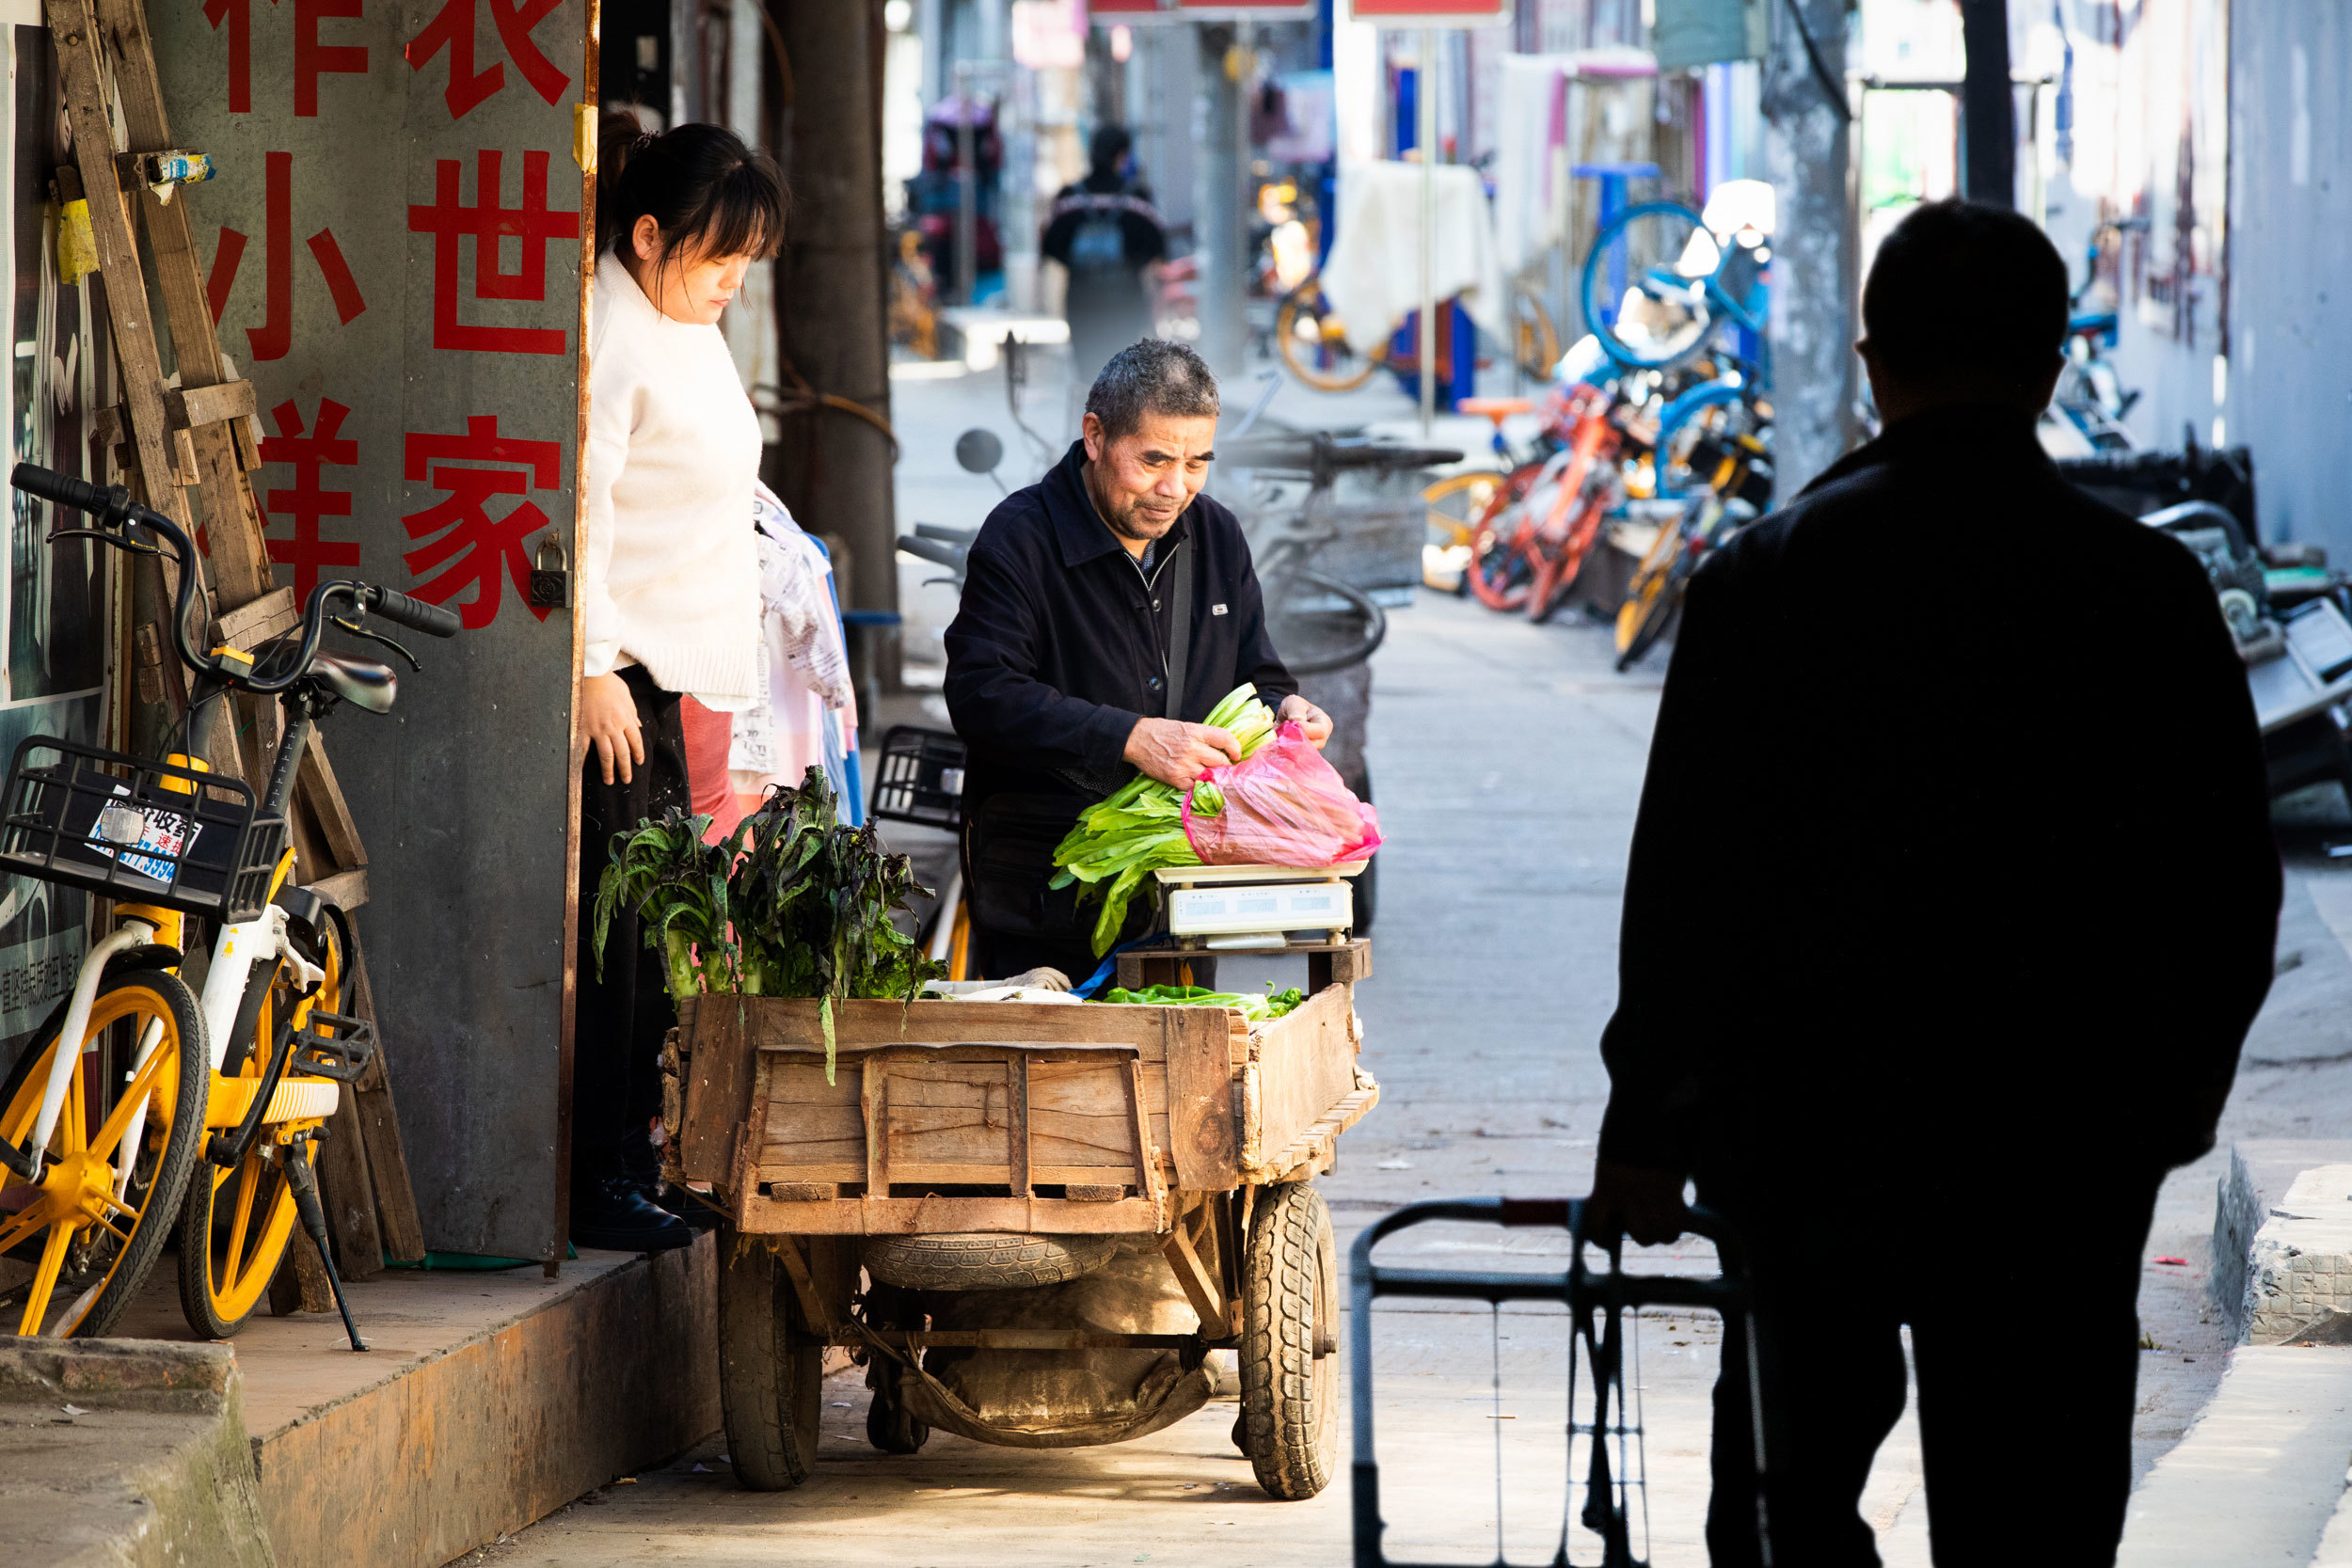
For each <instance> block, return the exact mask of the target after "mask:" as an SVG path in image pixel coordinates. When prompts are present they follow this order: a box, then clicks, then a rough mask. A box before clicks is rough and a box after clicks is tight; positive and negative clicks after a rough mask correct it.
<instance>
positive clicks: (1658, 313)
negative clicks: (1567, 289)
mask: <svg viewBox="0 0 2352 1568" xmlns="http://www.w3.org/2000/svg"><path fill="white" fill-rule="evenodd" d="M1717 205H1718V203H1716V202H1709V203H1708V206H1709V208H1710V209H1713V208H1715V207H1716V206H1717ZM1724 205H1725V206H1726V207H1727V208H1728V207H1731V206H1734V205H1736V204H1729V203H1726V204H1724ZM1754 215H1756V214H1739V213H1737V212H1728V213H1726V214H1718V222H1719V224H1722V225H1724V226H1726V227H1724V228H1722V230H1721V231H1718V229H1716V228H1710V227H1709V225H1708V216H1707V215H1704V214H1699V213H1695V212H1692V210H1691V209H1690V208H1688V207H1686V206H1684V205H1683V204H1682V203H1680V202H1678V201H1645V202H1643V203H1641V204H1640V205H1638V206H1634V207H1629V208H1627V209H1626V210H1625V211H1624V212H1622V213H1620V214H1617V215H1616V216H1615V217H1614V218H1613V219H1611V220H1610V222H1609V223H1608V224H1607V226H1605V227H1604V228H1603V229H1602V230H1601V231H1600V233H1599V234H1598V236H1597V237H1596V238H1595V239H1594V241H1593V248H1592V249H1591V250H1590V251H1589V252H1587V253H1586V255H1585V257H1584V275H1583V293H1582V304H1583V308H1584V326H1585V330H1586V331H1588V332H1590V333H1592V335H1593V336H1594V338H1595V339H1597V341H1599V343H1600V346H1601V348H1602V349H1603V350H1604V351H1605V352H1606V353H1607V354H1608V356H1609V357H1610V358H1611V359H1613V360H1614V361H1615V362H1616V363H1617V364H1618V365H1620V366H1622V367H1626V368H1629V369H1640V370H1668V369H1672V368H1674V367H1677V366H1680V365H1685V364H1688V363H1690V362H1691V361H1692V360H1693V359H1696V358H1697V357H1699V356H1700V355H1702V354H1704V353H1706V352H1707V351H1708V347H1709V346H1710V345H1711V344H1712V343H1713V341H1714V340H1715V338H1716V336H1717V334H1718V333H1719V331H1720V330H1721V329H1722V328H1723V327H1724V326H1725V325H1730V326H1733V327H1736V328H1738V329H1739V330H1740V332H1742V333H1744V334H1746V335H1748V336H1749V337H1750V339H1751V340H1756V339H1760V337H1761V335H1762V333H1763V331H1764V323H1765V320H1766V317H1767V314H1768V306H1769V298H1770V296H1769V293H1768V289H1767V284H1766V278H1765V268H1766V266H1767V264H1768V263H1769V262H1770V261H1772V248H1771V237H1770V235H1769V234H1768V233H1767V232H1766V230H1765V227H1764V226H1768V225H1769V224H1770V222H1771V219H1770V217H1769V216H1761V218H1760V223H1759V222H1756V221H1746V219H1748V218H1749V217H1751V216H1754ZM1734 356H1735V357H1737V358H1740V359H1744V360H1748V361H1750V362H1751V364H1753V362H1754V361H1755V360H1756V359H1757V358H1758V357H1760V355H1759V353H1758V351H1757V350H1756V347H1755V346H1754V344H1753V342H1751V343H1750V344H1748V345H1744V346H1743V349H1742V350H1735V351H1734Z"/></svg>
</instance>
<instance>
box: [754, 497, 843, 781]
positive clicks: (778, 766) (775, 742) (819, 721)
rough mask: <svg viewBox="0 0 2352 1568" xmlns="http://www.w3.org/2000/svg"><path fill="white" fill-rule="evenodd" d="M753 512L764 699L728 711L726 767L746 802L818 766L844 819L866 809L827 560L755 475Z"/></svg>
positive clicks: (837, 609)
mask: <svg viewBox="0 0 2352 1568" xmlns="http://www.w3.org/2000/svg"><path fill="white" fill-rule="evenodd" d="M752 518H753V527H754V530H755V532H756V534H757V538H758V546H759V581H760V587H759V596H760V610H761V626H762V629H763V631H764V633H765V637H766V643H767V665H768V693H767V700H766V701H765V702H763V703H757V704H755V705H753V706H751V707H749V708H746V709H745V710H743V711H742V712H740V713H738V714H736V715H735V716H734V736H733V743H732V746H731V748H730V751H729V754H728V758H727V767H728V773H729V777H730V778H731V780H732V781H733V783H734V785H735V791H736V794H737V796H738V798H739V800H741V801H742V803H743V805H744V808H745V809H746V810H749V809H751V808H752V807H754V806H756V805H757V804H758V802H759V800H760V798H761V797H762V796H764V795H765V794H766V793H767V791H768V789H769V788H770V786H771V785H774V784H789V785H797V784H799V783H800V782H801V778H802V775H803V773H804V772H805V771H806V770H807V769H808V768H811V767H820V768H824V770H825V772H826V775H827V777H829V778H830V779H831V780H832V781H833V786H834V793H835V795H836V796H837V797H838V798H839V800H840V801H841V812H842V817H843V820H845V821H847V822H849V823H850V824H851V825H852V826H854V825H856V824H858V823H860V822H862V821H864V820H865V815H866V813H865V802H864V800H863V793H864V781H863V778H862V776H861V774H862V770H861V769H860V768H858V766H857V693H856V689H855V687H854V684H853V683H852V682H851V680H850V654H849V640H848V638H847V636H846V635H845V634H844V632H843V629H842V625H841V609H840V601H839V599H838V597H837V596H836V595H835V594H834V586H833V562H832V559H831V557H830V556H828V555H827V553H826V551H825V546H823V545H822V544H821V543H819V542H818V540H817V539H816V537H815V536H813V535H811V534H810V533H808V532H807V531H805V530H803V528H802V527H801V526H800V525H799V524H798V523H797V522H795V521H794V520H793V517H792V514H791V512H790V511H789V510H787V508H786V506H785V504H784V502H783V501H781V500H779V499H776V496H775V494H774V492H772V491H771V490H770V489H769V488H768V487H767V486H766V485H764V484H763V485H755V486H754V489H753V496H752Z"/></svg>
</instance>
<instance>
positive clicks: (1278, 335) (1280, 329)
mask: <svg viewBox="0 0 2352 1568" xmlns="http://www.w3.org/2000/svg"><path fill="white" fill-rule="evenodd" d="M1274 342H1275V347H1276V349H1277V351H1278V352H1279V353H1280V355H1281V356H1282V363H1283V364H1284V365H1286V366H1288V367H1289V368H1290V372H1291V374H1293V375H1295V376H1296V377H1298V379H1299V380H1301V381H1303V382H1305V383H1306V384H1307V385H1308V386H1310V387H1312V388H1314V389H1315V390H1317V391H1319V392H1345V391H1351V390H1353V389H1354V388H1358V387H1360V386H1362V385H1363V384H1364V383H1365V382H1367V381H1369V380H1371V379H1372V372H1375V371H1376V370H1378V369H1379V368H1380V361H1381V360H1383V359H1385V358H1386V357H1388V352H1389V345H1388V341H1387V340H1385V339H1383V340H1382V341H1380V343H1378V344H1377V345H1376V346H1375V348H1374V349H1373V350H1372V352H1371V353H1369V354H1362V353H1359V352H1358V351H1357V350H1355V349H1353V348H1350V347H1349V346H1348V343H1347V333H1346V330H1345V328H1344V327H1343V325H1341V323H1340V318H1339V316H1338V315H1337V314H1336V313H1334V312H1333V310H1332V309H1331V302H1330V301H1329V300H1327V299H1326V298H1324V297H1323V283H1322V280H1321V279H1320V278H1315V277H1310V278H1308V279H1307V280H1306V281H1305V282H1304V283H1301V284H1300V285H1299V286H1298V287H1297V288H1295V289H1293V290H1292V291H1291V292H1290V293H1288V294H1287V295H1285V296H1284V297H1283V300H1282V304H1281V308H1280V309H1278V310H1277V311H1275V313H1274Z"/></svg>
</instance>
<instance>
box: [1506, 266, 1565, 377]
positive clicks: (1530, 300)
mask: <svg viewBox="0 0 2352 1568" xmlns="http://www.w3.org/2000/svg"><path fill="white" fill-rule="evenodd" d="M1511 339H1512V341H1511V351H1512V354H1513V356H1514V357H1516V358H1517V359H1518V367H1519V370H1520V372H1521V373H1522V374H1525V375H1527V376H1528V377H1530V378H1531V379H1533V380H1536V381H1549V379H1551V372H1552V367H1553V366H1555V365H1557V364H1559V363H1560V334H1559V333H1558V332H1557V331H1556V330H1554V329H1553V327H1552V325H1551V312H1550V311H1549V309H1545V306H1544V296H1543V295H1542V294H1540V293H1536V292H1535V291H1534V289H1532V288H1530V287H1528V286H1527V285H1526V284H1525V283H1514V284H1512V286H1511Z"/></svg>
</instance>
